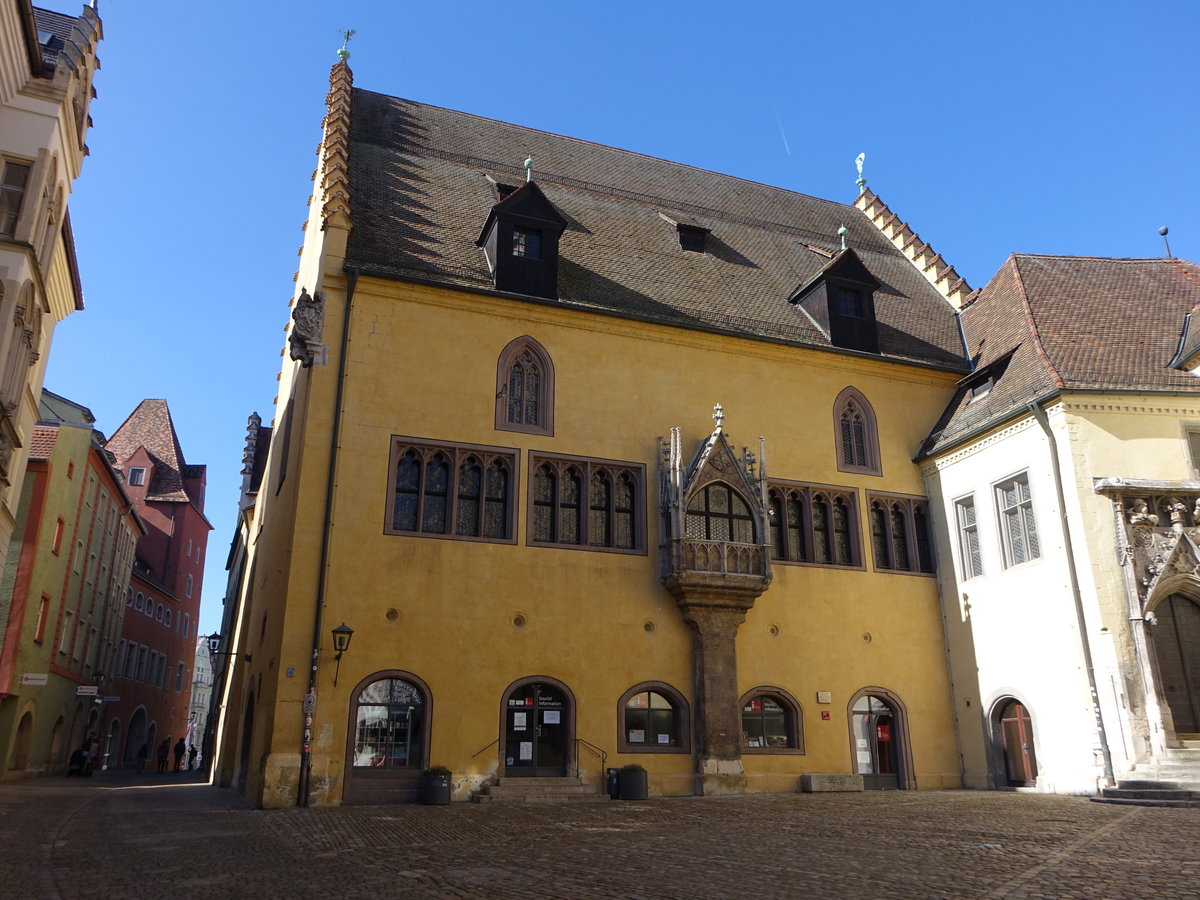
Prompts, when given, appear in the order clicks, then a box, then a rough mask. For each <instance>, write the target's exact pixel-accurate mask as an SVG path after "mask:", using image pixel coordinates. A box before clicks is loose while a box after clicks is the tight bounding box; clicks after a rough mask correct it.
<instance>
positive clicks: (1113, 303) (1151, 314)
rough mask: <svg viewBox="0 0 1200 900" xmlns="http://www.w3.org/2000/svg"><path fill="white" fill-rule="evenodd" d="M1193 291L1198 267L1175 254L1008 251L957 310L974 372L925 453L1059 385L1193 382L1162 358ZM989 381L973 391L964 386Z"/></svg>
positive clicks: (1175, 385)
mask: <svg viewBox="0 0 1200 900" xmlns="http://www.w3.org/2000/svg"><path fill="white" fill-rule="evenodd" d="M1197 301H1200V267H1197V266H1196V265H1195V264H1194V263H1190V262H1187V261H1185V260H1180V259H1108V258H1097V257H1078V256H1066V257H1064V256H1032V255H1025V254H1021V255H1014V256H1011V257H1009V259H1008V260H1007V261H1006V262H1005V263H1004V265H1003V266H1002V267H1001V269H1000V271H999V272H997V273H996V275H995V277H993V278H992V280H991V281H990V282H989V283H988V284H987V286H986V287H985V288H983V289H982V290H981V291H980V292H979V293H978V297H977V299H976V300H975V302H974V303H972V304H971V305H970V306H968V307H967V308H966V309H964V310H963V313H962V321H963V330H964V331H965V333H966V336H967V344H968V346H969V347H970V349H971V355H972V358H973V359H974V361H975V363H976V374H975V375H973V376H970V377H968V378H966V379H964V382H963V385H962V386H961V388H960V390H959V392H958V393H957V394H956V396H955V397H954V399H953V400H952V401H951V402H950V405H949V406H948V407H947V409H946V411H945V412H944V413H943V415H942V418H941V421H939V423H938V425H937V427H936V428H935V429H934V432H933V434H931V435H930V436H929V439H928V440H927V441H926V444H925V446H924V448H923V449H922V454H927V453H931V452H934V451H935V450H942V449H945V448H946V447H947V446H948V445H950V444H952V443H954V442H955V441H957V440H959V439H960V438H962V437H964V436H965V435H967V434H969V433H971V432H973V431H976V430H977V429H980V428H985V427H988V426H989V425H990V424H993V423H995V422H998V421H1001V420H1003V419H1004V418H1006V417H1007V416H1009V415H1011V414H1012V413H1013V412H1014V411H1016V410H1018V409H1019V408H1021V407H1022V406H1023V405H1024V404H1026V403H1028V402H1030V401H1032V400H1035V399H1037V398H1038V397H1041V396H1043V395H1045V394H1047V393H1050V392H1052V391H1055V390H1057V389H1066V390H1112V391H1123V390H1133V391H1187V392H1198V391H1200V380H1198V379H1197V378H1196V377H1195V376H1193V375H1189V374H1186V373H1184V372H1181V371H1178V370H1176V369H1172V368H1169V363H1170V362H1171V360H1172V358H1173V357H1174V356H1175V352H1176V350H1177V348H1178V347H1179V341H1180V334H1181V331H1182V329H1183V326H1184V319H1185V316H1187V314H1188V313H1190V312H1192V310H1193V309H1194V308H1195V307H1196V304H1197ZM989 375H992V376H994V380H995V383H994V386H993V387H992V389H991V391H990V392H989V393H988V394H987V395H986V396H983V397H979V398H977V399H975V400H974V401H972V400H971V388H972V387H973V386H974V385H976V384H978V383H979V382H981V381H983V380H985V379H986V378H987V377H988V376H989Z"/></svg>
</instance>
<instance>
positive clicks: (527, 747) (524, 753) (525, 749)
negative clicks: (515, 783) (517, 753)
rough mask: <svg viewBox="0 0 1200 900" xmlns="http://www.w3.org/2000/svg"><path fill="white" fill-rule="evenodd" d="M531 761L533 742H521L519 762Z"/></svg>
mask: <svg viewBox="0 0 1200 900" xmlns="http://www.w3.org/2000/svg"><path fill="white" fill-rule="evenodd" d="M531 759H533V741H521V761H522V762H528V761H529V760H531Z"/></svg>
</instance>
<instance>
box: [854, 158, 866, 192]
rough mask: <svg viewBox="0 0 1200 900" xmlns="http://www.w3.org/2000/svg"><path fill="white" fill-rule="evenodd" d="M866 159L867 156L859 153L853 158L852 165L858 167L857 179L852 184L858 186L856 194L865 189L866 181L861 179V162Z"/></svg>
mask: <svg viewBox="0 0 1200 900" xmlns="http://www.w3.org/2000/svg"><path fill="white" fill-rule="evenodd" d="M866 158H867V154H865V153H860V154H858V156H856V157H854V165H856V166H858V178H857V179H855V181H854V183H855V184H857V185H858V192H859V193H860V194H861V193H862V192H863V191H865V190H866V189H867V179H865V178H863V173H862V167H863V161H864V160H865V159H866Z"/></svg>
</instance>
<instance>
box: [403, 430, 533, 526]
mask: <svg viewBox="0 0 1200 900" xmlns="http://www.w3.org/2000/svg"><path fill="white" fill-rule="evenodd" d="M515 476H516V452H515V451H508V450H501V449H499V448H495V447H476V446H456V445H453V444H440V443H438V444H435V443H420V444H418V443H414V442H411V441H410V440H409V439H406V438H393V439H392V454H391V468H390V474H389V479H388V481H389V483H388V493H389V495H390V497H391V503H390V515H389V520H388V522H387V526H386V531H387V532H388V533H389V534H402V535H420V536H422V537H444V538H457V539H460V540H483V541H498V542H503V543H513V542H514V541H515V538H514V534H513V531H514V520H515V518H516V515H515V512H516V510H515V503H514V502H513V498H514V491H515V484H514V482H515Z"/></svg>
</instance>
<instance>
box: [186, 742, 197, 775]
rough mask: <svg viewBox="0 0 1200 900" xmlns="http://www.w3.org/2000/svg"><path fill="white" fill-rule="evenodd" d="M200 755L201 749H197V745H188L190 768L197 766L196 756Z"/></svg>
mask: <svg viewBox="0 0 1200 900" xmlns="http://www.w3.org/2000/svg"><path fill="white" fill-rule="evenodd" d="M199 755H200V751H199V750H197V749H196V745H195V744H192V745H191V746H190V747H188V768H189V769H194V768H196V757H197V756H199Z"/></svg>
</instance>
